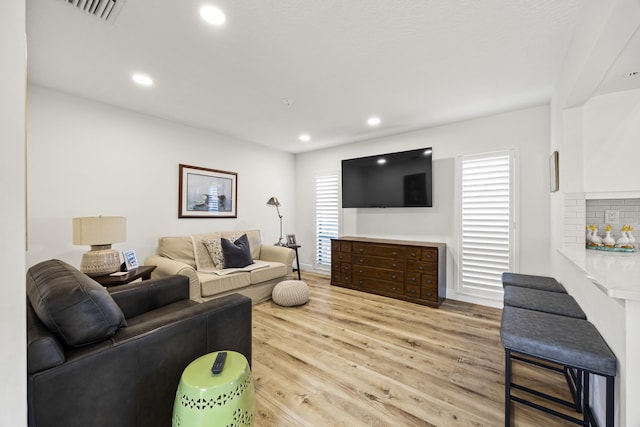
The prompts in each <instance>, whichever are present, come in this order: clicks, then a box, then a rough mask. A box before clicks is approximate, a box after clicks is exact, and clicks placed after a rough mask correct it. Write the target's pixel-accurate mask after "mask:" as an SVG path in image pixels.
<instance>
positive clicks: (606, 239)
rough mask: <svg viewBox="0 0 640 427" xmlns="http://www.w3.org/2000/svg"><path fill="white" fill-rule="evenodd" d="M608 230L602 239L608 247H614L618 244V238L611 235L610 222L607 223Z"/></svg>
mask: <svg viewBox="0 0 640 427" xmlns="http://www.w3.org/2000/svg"><path fill="white" fill-rule="evenodd" d="M606 232H607V234H606V235H605V236H604V239H602V244H604V245H605V246H606V247H608V248H612V247H614V246H615V245H616V240H615V239H614V238H613V237H611V226H610V225H609V224H607V228H606Z"/></svg>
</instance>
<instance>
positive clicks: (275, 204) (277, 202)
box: [267, 197, 287, 246]
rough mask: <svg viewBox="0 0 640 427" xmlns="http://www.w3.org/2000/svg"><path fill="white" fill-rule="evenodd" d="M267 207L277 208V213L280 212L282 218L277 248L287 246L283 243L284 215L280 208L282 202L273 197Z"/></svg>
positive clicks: (268, 201)
mask: <svg viewBox="0 0 640 427" xmlns="http://www.w3.org/2000/svg"><path fill="white" fill-rule="evenodd" d="M267 206H271V207H275V208H276V212H278V218H280V239H278V243H276V246H287V245H285V244H284V242H283V241H282V215H280V208H279V206H280V202H279V201H278V198H277V197H272V198H270V199H269V200H267Z"/></svg>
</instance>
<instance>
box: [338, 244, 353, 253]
mask: <svg viewBox="0 0 640 427" xmlns="http://www.w3.org/2000/svg"><path fill="white" fill-rule="evenodd" d="M340 250H341V251H342V252H351V242H340Z"/></svg>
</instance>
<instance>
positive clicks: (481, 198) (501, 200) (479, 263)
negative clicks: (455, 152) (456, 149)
mask: <svg viewBox="0 0 640 427" xmlns="http://www.w3.org/2000/svg"><path fill="white" fill-rule="evenodd" d="M512 164H513V154H512V153H511V152H508V151H505V152H498V153H489V154H482V155H474V156H463V157H462V159H461V163H460V171H461V181H460V182H461V187H462V188H461V193H460V194H461V221H462V224H461V233H460V236H461V242H460V248H461V250H460V280H459V286H458V291H459V292H460V293H463V294H467V295H473V296H480V297H485V298H492V299H501V298H502V280H501V276H502V272H504V271H509V270H511V264H512V259H513V256H512V253H513V249H514V237H515V232H514V229H513V224H514V220H513V216H514V214H513V206H514V205H513V187H514V186H513V167H512Z"/></svg>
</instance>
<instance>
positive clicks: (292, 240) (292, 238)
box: [287, 234, 297, 245]
mask: <svg viewBox="0 0 640 427" xmlns="http://www.w3.org/2000/svg"><path fill="white" fill-rule="evenodd" d="M287 245H297V243H296V235H295V234H287Z"/></svg>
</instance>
